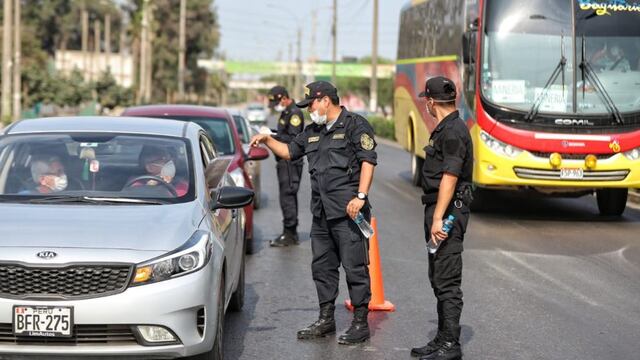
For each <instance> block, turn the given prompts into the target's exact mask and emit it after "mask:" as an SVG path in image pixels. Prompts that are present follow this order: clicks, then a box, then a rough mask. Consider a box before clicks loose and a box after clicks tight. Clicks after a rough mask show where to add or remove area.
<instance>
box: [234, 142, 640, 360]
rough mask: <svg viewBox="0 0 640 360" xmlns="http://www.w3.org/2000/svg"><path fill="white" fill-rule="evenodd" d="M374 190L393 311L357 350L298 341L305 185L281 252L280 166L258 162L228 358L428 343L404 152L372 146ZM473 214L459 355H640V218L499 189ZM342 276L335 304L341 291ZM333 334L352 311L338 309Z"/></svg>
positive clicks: (387, 352) (309, 309)
mask: <svg viewBox="0 0 640 360" xmlns="http://www.w3.org/2000/svg"><path fill="white" fill-rule="evenodd" d="M378 154H379V166H378V167H377V168H376V174H375V181H374V185H373V189H372V191H371V195H370V196H371V199H372V203H373V206H374V215H375V216H376V217H377V219H378V224H379V226H378V234H379V239H380V252H381V257H382V266H383V272H384V281H385V290H386V298H387V299H388V300H389V301H391V302H393V303H394V304H395V305H396V307H397V310H396V312H393V313H374V314H371V315H370V324H371V325H372V330H373V335H372V338H371V340H370V341H368V342H366V343H365V344H362V345H358V346H343V345H338V344H337V342H336V337H334V336H332V337H328V338H325V339H320V340H314V341H299V340H297V339H296V331H297V329H299V328H301V327H304V326H306V325H308V324H309V323H311V322H313V321H315V319H316V318H317V306H318V305H317V300H316V293H315V287H314V285H313V281H312V278H311V268H310V263H311V246H310V245H311V244H310V239H309V229H310V226H311V223H310V222H311V215H310V212H309V200H310V189H309V178H308V174H307V172H306V168H305V173H304V180H303V182H302V185H301V189H300V193H299V201H300V222H301V225H300V228H299V231H300V233H301V242H302V243H301V244H300V245H299V246H295V247H290V248H284V249H276V248H269V246H268V240H269V239H272V238H274V237H275V236H277V235H278V234H279V233H280V231H281V220H282V216H281V213H280V209H279V204H278V195H277V194H278V193H277V185H276V184H277V182H276V178H275V162H274V160H273V158H270V159H269V160H266V161H265V162H264V163H263V164H262V189H263V194H262V204H263V205H262V208H261V209H260V210H258V211H257V212H256V213H255V214H256V215H255V220H254V221H255V224H256V227H255V237H256V239H255V241H256V242H257V249H258V251H257V253H256V254H255V255H252V256H250V257H249V258H248V261H247V280H246V281H247V284H246V305H245V309H244V311H243V312H242V313H239V314H228V315H227V322H226V333H225V347H226V348H225V353H226V358H227V359H232V360H233V359H402V358H406V359H409V357H410V355H409V351H410V348H411V347H413V346H416V345H423V344H424V343H426V341H427V340H429V339H430V338H432V337H433V336H434V335H435V330H436V324H437V322H436V319H437V317H436V312H435V298H434V297H433V295H432V292H431V288H430V287H429V284H428V280H427V274H426V272H427V262H426V250H425V243H424V235H423V225H422V223H423V208H422V206H421V205H420V202H419V196H420V194H421V191H420V190H419V189H418V188H414V187H413V186H412V185H411V184H410V183H409V172H408V169H409V165H410V157H409V155H408V154H407V153H405V152H404V151H402V150H399V149H396V148H393V147H390V146H385V145H380V146H379V147H378ZM489 205H490V207H491V211H487V212H482V213H473V214H472V217H471V221H470V224H469V228H468V231H467V235H466V240H465V252H464V272H463V291H464V301H465V307H464V310H463V316H462V341H463V351H464V353H465V358H466V359H536V360H540V359H576V360H578V359H579V360H585V359H617V360H622V359H629V360H632V359H639V358H640V341H639V339H640V337H639V336H640V306H639V305H638V304H639V301H638V300H639V298H640V236H638V234H639V233H640V211H638V210H634V209H629V208H628V209H627V210H626V212H625V213H624V215H623V217H622V218H621V219H603V218H601V217H600V216H599V215H598V211H597V206H596V202H595V199H594V198H591V197H583V198H579V199H553V198H532V197H530V196H517V197H514V196H513V195H512V194H495V196H493V197H492V198H491V200H490V204H489ZM347 294H348V293H347V291H346V284H345V282H344V274H342V277H341V293H340V301H343V300H344V299H345V298H346V297H347V296H348V295H347ZM336 315H337V323H338V328H339V332H341V331H343V330H344V329H346V328H347V327H348V326H349V322H350V319H351V314H350V313H349V312H348V311H347V310H346V309H345V308H344V307H343V306H339V307H338V309H337V313H336Z"/></svg>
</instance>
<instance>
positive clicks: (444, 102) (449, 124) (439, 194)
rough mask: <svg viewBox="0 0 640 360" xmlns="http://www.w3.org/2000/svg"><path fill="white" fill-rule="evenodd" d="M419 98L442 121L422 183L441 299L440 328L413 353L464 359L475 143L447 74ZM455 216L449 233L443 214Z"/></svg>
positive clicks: (429, 359)
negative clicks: (465, 266) (466, 244)
mask: <svg viewBox="0 0 640 360" xmlns="http://www.w3.org/2000/svg"><path fill="white" fill-rule="evenodd" d="M419 97H424V98H426V101H427V106H426V110H427V112H428V113H429V114H430V115H431V116H433V117H434V118H435V119H436V120H437V121H438V125H437V126H436V128H435V129H434V130H433V132H432V133H431V137H430V138H429V145H428V146H427V147H425V149H424V150H425V154H426V158H425V161H424V165H423V167H422V179H423V180H422V188H423V190H424V195H423V196H422V203H423V204H424V205H425V212H424V230H425V241H426V242H427V243H429V245H430V246H431V247H432V249H437V250H435V252H432V251H429V254H428V257H429V281H430V282H431V287H432V288H433V293H434V295H435V296H436V300H437V312H438V332H437V335H436V337H435V339H433V340H431V341H430V342H429V343H428V344H427V345H426V346H423V347H419V348H414V349H412V350H411V355H413V356H420V357H421V358H420V359H426V360H453V359H461V358H462V351H461V349H460V315H461V313H462V290H461V289H460V286H461V284H462V250H463V246H462V243H463V240H464V233H465V231H466V229H467V223H468V221H469V205H470V203H471V181H472V172H473V144H472V142H471V136H470V135H469V129H468V128H467V125H466V123H465V122H464V121H463V120H462V119H460V116H459V113H458V111H457V110H456V87H455V84H454V83H453V81H451V80H450V79H447V78H445V77H442V76H438V77H434V78H431V79H429V80H427V82H426V84H425V90H424V92H422V93H421V94H420V95H419ZM450 215H452V216H454V220H453V226H452V227H451V229H450V230H449V232H448V233H447V231H445V230H444V229H443V219H445V218H447V217H449V216H450Z"/></svg>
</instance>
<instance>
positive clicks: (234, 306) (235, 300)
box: [229, 255, 245, 312]
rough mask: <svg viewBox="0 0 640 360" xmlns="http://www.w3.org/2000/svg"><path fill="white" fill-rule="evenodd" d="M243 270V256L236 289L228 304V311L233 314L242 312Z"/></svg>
mask: <svg viewBox="0 0 640 360" xmlns="http://www.w3.org/2000/svg"><path fill="white" fill-rule="evenodd" d="M244 268H245V257H244V255H243V256H242V260H241V264H240V274H238V287H237V288H236V291H235V292H234V293H233V295H231V301H230V302H229V310H231V311H233V312H238V311H242V307H243V306H244V273H245V270H244Z"/></svg>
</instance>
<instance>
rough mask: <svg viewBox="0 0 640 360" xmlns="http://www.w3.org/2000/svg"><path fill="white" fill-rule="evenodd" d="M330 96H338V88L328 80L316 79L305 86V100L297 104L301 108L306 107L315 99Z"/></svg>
mask: <svg viewBox="0 0 640 360" xmlns="http://www.w3.org/2000/svg"><path fill="white" fill-rule="evenodd" d="M325 96H328V97H330V98H337V97H338V89H336V87H335V86H333V84H331V83H330V82H328V81H314V82H312V83H310V84H308V85H307V86H305V87H304V100H302V101H300V102H299V103H297V104H296V106H297V107H299V108H306V107H307V106H309V104H311V103H312V102H313V100H315V99H322V98H323V97H325Z"/></svg>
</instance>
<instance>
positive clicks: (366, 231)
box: [353, 212, 373, 239]
mask: <svg viewBox="0 0 640 360" xmlns="http://www.w3.org/2000/svg"><path fill="white" fill-rule="evenodd" d="M353 222H355V223H356V225H358V228H359V229H360V232H362V235H364V237H366V238H367V239H370V238H371V237H372V236H373V228H372V227H371V224H369V222H368V221H367V220H366V219H365V218H364V215H362V213H361V212H359V213H358V215H357V216H356V218H355V219H353Z"/></svg>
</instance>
